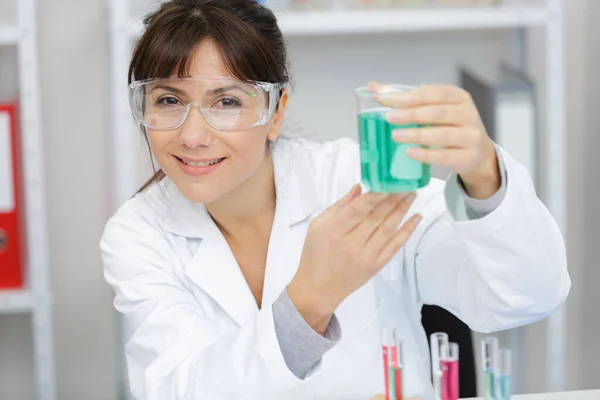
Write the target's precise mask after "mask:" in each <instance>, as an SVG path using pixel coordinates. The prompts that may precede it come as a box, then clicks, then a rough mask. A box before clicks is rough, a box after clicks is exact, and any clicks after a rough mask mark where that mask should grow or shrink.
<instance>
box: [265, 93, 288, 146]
mask: <svg viewBox="0 0 600 400" xmlns="http://www.w3.org/2000/svg"><path fill="white" fill-rule="evenodd" d="M288 98H289V96H288V91H287V89H283V90H282V91H281V97H280V98H279V106H278V107H277V110H276V111H275V113H274V114H273V119H272V120H271V127H270V128H269V132H268V133H267V139H269V140H270V141H274V140H277V138H279V136H280V135H281V128H283V121H284V119H285V110H286V108H287V103H288Z"/></svg>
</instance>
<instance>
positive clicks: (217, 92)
mask: <svg viewBox="0 0 600 400" xmlns="http://www.w3.org/2000/svg"><path fill="white" fill-rule="evenodd" d="M230 89H239V90H241V91H242V92H244V93H246V94H247V95H251V93H248V92H247V91H246V90H244V89H243V88H242V87H241V86H240V85H235V84H234V85H228V86H223V87H220V88H217V89H212V90H207V91H206V94H208V95H211V96H214V95H217V94H221V93H223V92H226V91H228V90H230Z"/></svg>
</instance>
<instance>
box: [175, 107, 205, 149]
mask: <svg viewBox="0 0 600 400" xmlns="http://www.w3.org/2000/svg"><path fill="white" fill-rule="evenodd" d="M179 141H180V142H181V144H183V145H185V146H186V147H189V148H191V149H195V148H196V147H207V146H209V145H210V144H211V143H212V141H213V135H212V132H211V127H210V126H209V125H208V124H207V123H206V121H205V120H204V117H203V116H202V112H201V111H200V110H199V108H198V106H195V105H192V106H191V108H190V111H189V112H188V114H187V117H186V119H185V121H184V123H183V126H182V127H181V130H180V131H179Z"/></svg>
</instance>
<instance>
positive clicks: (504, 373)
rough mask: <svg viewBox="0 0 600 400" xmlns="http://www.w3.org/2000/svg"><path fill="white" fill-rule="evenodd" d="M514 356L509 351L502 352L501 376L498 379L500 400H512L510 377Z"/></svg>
mask: <svg viewBox="0 0 600 400" xmlns="http://www.w3.org/2000/svg"><path fill="white" fill-rule="evenodd" d="M511 372H512V354H511V351H510V350H508V349H502V350H500V376H499V377H498V386H499V387H498V392H499V393H497V397H498V400H510V375H511Z"/></svg>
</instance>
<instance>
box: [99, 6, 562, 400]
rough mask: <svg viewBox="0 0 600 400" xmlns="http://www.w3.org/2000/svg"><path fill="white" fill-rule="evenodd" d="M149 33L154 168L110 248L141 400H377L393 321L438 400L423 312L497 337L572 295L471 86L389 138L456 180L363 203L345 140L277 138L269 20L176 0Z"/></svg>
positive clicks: (136, 93) (514, 166)
mask: <svg viewBox="0 0 600 400" xmlns="http://www.w3.org/2000/svg"><path fill="white" fill-rule="evenodd" d="M146 23H147V30H146V32H145V33H144V35H143V37H142V38H141V39H140V41H139V43H138V44H137V47H136V49H135V52H134V55H133V58H132V61H131V66H130V74H129V78H130V82H131V86H130V88H131V91H130V93H131V107H132V111H133V115H134V117H135V119H136V121H137V122H138V123H139V124H140V125H141V126H142V129H143V131H144V133H145V135H146V137H147V139H148V141H149V145H150V148H151V150H152V154H153V156H154V157H155V159H156V161H157V162H158V165H159V166H160V171H159V172H158V173H157V174H156V175H155V176H154V177H153V179H152V180H151V181H150V182H149V183H148V184H147V185H146V187H145V188H144V190H143V191H142V192H140V193H139V194H138V195H136V196H135V197H134V198H133V199H131V200H129V201H128V202H127V203H126V204H125V205H123V206H122V207H121V208H120V209H119V210H118V212H117V213H116V215H115V216H114V217H113V218H112V219H111V220H110V221H109V223H108V224H107V226H106V230H105V232H104V236H103V238H102V243H101V250H102V256H103V263H104V268H105V275H106V279H107V281H108V282H109V283H110V285H112V287H113V288H114V290H115V292H116V298H115V306H116V308H117V309H118V310H119V311H120V312H121V313H123V314H124V315H125V317H126V320H127V322H128V328H129V331H130V332H131V337H130V339H129V341H128V343H127V348H126V354H127V362H128V370H129V375H130V382H131V388H132V391H133V394H134V395H135V397H136V398H137V399H153V400H154V399H156V400H158V399H161V400H164V399H169V400H179V399H241V398H243V399H283V398H285V399H309V398H310V399H346V400H348V399H367V398H370V397H371V396H374V395H377V394H380V393H382V392H384V383H383V382H384V380H383V366H382V358H381V339H380V332H381V328H382V326H386V325H387V326H394V327H396V328H397V329H398V332H399V335H400V339H401V340H402V341H403V344H404V353H405V354H404V355H405V381H406V387H405V394H406V395H408V396H415V397H423V398H428V397H429V396H431V390H432V388H431V382H430V369H429V367H428V365H429V363H428V361H427V360H428V350H427V344H426V343H427V340H426V337H425V335H424V332H423V328H422V326H421V324H420V309H421V306H422V305H423V304H434V305H438V306H441V307H444V308H445V309H447V310H449V311H450V312H452V313H453V314H455V315H457V316H458V317H459V318H461V319H462V320H463V321H465V322H466V323H467V324H469V326H470V327H471V328H473V329H475V330H478V331H481V332H491V331H495V330H500V329H507V328H512V327H516V326H519V325H523V324H527V323H531V322H533V321H536V320H539V319H541V318H544V317H546V316H548V315H549V314H550V313H552V312H553V310H555V309H556V308H557V307H559V306H560V305H561V304H562V303H563V302H564V300H565V298H566V296H567V293H568V291H569V287H570V281H569V277H568V273H567V268H566V261H565V247H564V243H563V240H562V237H561V234H560V232H559V229H558V228H557V226H556V224H555V222H554V221H553V219H552V217H551V216H550V214H549V213H548V211H547V210H546V208H544V206H543V205H542V203H541V202H540V201H539V200H538V198H537V197H536V194H535V192H534V188H533V185H532V183H531V181H530V178H529V176H528V174H527V172H526V170H525V169H524V168H523V166H521V165H519V164H518V163H517V162H516V161H515V160H514V159H513V158H511V156H510V155H509V154H507V153H506V152H505V151H504V150H502V149H501V148H499V147H497V146H495V145H494V143H492V141H491V140H490V139H489V138H488V136H487V135H486V133H485V131H484V129H483V127H482V124H481V122H480V119H479V116H478V113H477V111H476V109H475V107H474V105H473V103H472V101H471V100H470V97H469V96H468V94H466V93H465V92H464V91H462V90H461V89H459V88H455V87H448V86H425V87H422V88H419V89H417V90H415V91H414V92H413V93H411V94H409V95H407V96H405V97H398V98H397V99H395V103H396V104H395V105H396V106H397V107H398V110H397V111H396V112H395V115H393V116H390V118H392V120H393V121H394V122H397V123H422V124H429V125H432V126H435V127H432V128H423V129H417V130H404V131H403V132H400V134H402V135H400V134H399V135H398V136H397V137H396V140H398V141H403V142H411V143H420V144H424V145H432V146H435V149H431V150H421V151H418V152H415V153H411V155H410V156H411V157H413V158H415V159H418V160H421V161H424V162H428V163H430V164H435V165H444V166H447V167H449V168H450V169H451V170H452V171H453V172H454V173H453V174H452V175H451V176H450V178H449V179H448V180H447V181H446V182H441V181H435V180H434V181H433V182H432V183H431V184H430V185H429V186H427V187H426V188H423V189H421V190H419V191H418V193H414V194H411V195H385V194H376V193H362V191H361V188H360V186H359V185H357V184H358V182H359V180H360V173H359V171H360V161H359V154H358V148H357V146H356V145H355V144H354V143H353V142H352V141H350V140H348V139H345V140H338V141H335V142H331V143H326V144H318V143H311V142H308V141H305V140H302V139H298V138H296V139H294V138H287V137H285V136H283V137H282V124H283V122H284V118H285V110H286V105H287V101H288V93H287V90H286V84H287V83H288V80H289V76H288V71H287V69H286V62H287V60H286V49H285V46H284V42H283V38H282V35H281V32H280V31H279V29H278V26H277V22H276V19H275V18H274V16H273V14H272V13H271V12H270V11H269V10H267V9H266V8H264V7H263V6H261V5H260V4H258V3H256V2H254V1H249V0H173V1H170V2H167V3H165V4H164V5H162V7H161V8H160V10H158V11H157V12H155V13H154V14H152V15H150V16H149V17H148V18H147V20H146ZM379 88H380V85H379V84H376V83H373V84H372V90H378V89H379ZM400 108H401V109H400Z"/></svg>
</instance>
